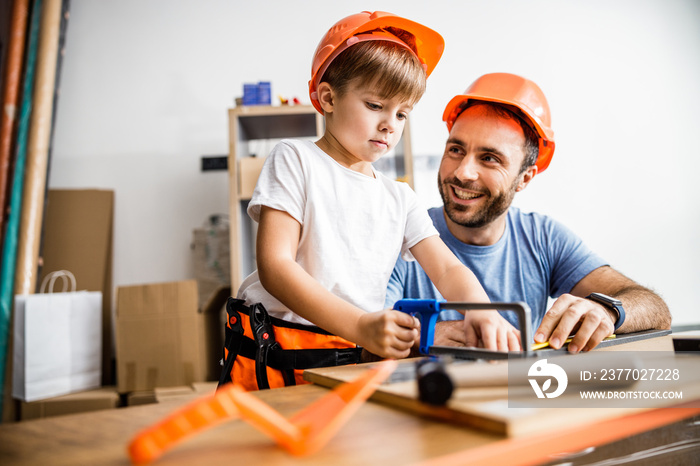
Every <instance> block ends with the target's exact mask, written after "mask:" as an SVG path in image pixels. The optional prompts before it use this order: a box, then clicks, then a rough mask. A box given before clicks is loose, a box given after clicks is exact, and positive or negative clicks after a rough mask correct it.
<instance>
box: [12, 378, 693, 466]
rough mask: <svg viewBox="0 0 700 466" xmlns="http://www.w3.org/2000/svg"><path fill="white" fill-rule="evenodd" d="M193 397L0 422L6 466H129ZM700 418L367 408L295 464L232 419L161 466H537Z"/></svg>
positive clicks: (296, 403) (270, 395)
mask: <svg viewBox="0 0 700 466" xmlns="http://www.w3.org/2000/svg"><path fill="white" fill-rule="evenodd" d="M325 393H327V389H325V388H323V387H320V386H316V385H303V386H297V387H288V388H281V389H274V390H266V391H260V392H257V393H256V395H257V396H259V397H260V399H262V400H263V401H265V402H267V403H268V404H270V405H271V406H272V407H273V408H275V409H277V410H278V411H280V412H281V413H282V414H283V415H285V416H290V415H291V414H293V413H295V412H297V411H299V410H300V409H301V408H302V407H304V406H306V405H308V404H309V403H311V402H312V401H314V400H315V399H317V398H319V397H321V396H323V395H324V394H325ZM191 399H192V397H189V398H188V397H183V398H180V399H175V400H171V401H167V402H163V403H158V404H152V405H146V406H136V407H129V408H118V409H113V410H107V411H100V412H93V413H85V414H76V415H70V416H62V417H55V418H47V419H42V420H37V421H28V422H22V423H17V424H3V425H0V464H12V465H24V464H32V465H36V464H51V465H54V464H66V465H75V464H91V465H92V464H95V465H96V464H99V465H125V464H129V458H128V455H127V451H126V447H127V444H128V443H129V441H130V439H131V438H132V437H133V435H134V434H135V433H136V432H138V431H139V430H141V429H143V428H145V427H147V426H149V425H151V424H153V423H155V422H157V421H159V420H160V419H162V418H163V417H164V416H166V415H167V414H169V413H171V412H172V411H173V410H175V409H176V408H177V407H179V406H181V405H183V404H185V403H186V402H188V401H190V400H191ZM699 416H700V402H691V403H688V402H687V400H685V405H683V407H682V408H678V409H661V410H649V411H644V412H642V413H634V414H632V415H629V416H621V417H616V418H613V419H607V420H605V421H602V422H600V423H596V424H584V425H580V426H573V425H568V423H567V420H566V419H562V420H561V429H558V430H557V431H556V432H553V433H548V434H547V435H546V436H543V435H541V434H538V435H533V436H523V437H519V438H517V439H508V438H506V437H504V436H500V435H497V434H491V433H487V432H482V431H478V430H476V429H472V428H468V427H464V426H458V425H453V424H450V423H446V422H441V421H439V420H431V419H428V418H425V417H421V416H416V415H414V414H412V413H410V412H406V411H403V410H397V409H394V408H391V407H388V406H385V405H382V404H378V403H374V402H368V403H366V404H364V405H363V406H362V407H361V408H360V409H359V411H358V412H357V413H356V414H355V415H354V416H353V417H352V418H351V419H350V421H349V422H348V423H347V424H346V425H345V426H343V427H342V428H341V430H340V431H339V432H338V434H337V435H336V436H335V437H333V438H332V439H331V441H330V442H329V443H328V444H327V445H326V446H325V447H324V448H323V449H322V450H321V451H320V452H318V453H316V454H314V455H312V456H309V457H303V458H298V457H293V456H291V455H290V454H289V453H287V452H286V451H284V450H282V449H280V448H278V447H277V446H276V445H275V444H274V443H273V442H272V440H270V438H269V437H267V436H265V435H263V434H261V433H259V432H258V431H257V430H256V429H254V428H253V427H251V426H250V425H249V424H247V423H245V422H243V421H240V420H234V421H231V422H227V423H224V424H222V425H219V426H217V427H214V428H213V429H210V430H208V431H206V432H204V433H201V434H199V435H196V436H194V437H192V438H190V439H188V440H187V441H185V442H183V443H182V444H180V445H179V446H177V447H176V448H174V449H173V450H171V451H169V452H167V453H166V454H165V455H164V456H163V457H162V458H160V459H159V460H158V461H157V462H156V463H155V464H163V465H165V464H183V465H185V464H186V465H191V464H224V463H226V464H229V463H232V462H235V464H242V465H246V464H259V465H277V464H307V465H324V466H326V465H329V464H333V465H334V466H335V465H351V464H353V465H354V464H362V465H365V464H372V465H374V464H379V465H382V466H390V465H394V464H396V465H398V464H417V463H423V462H428V463H431V462H432V464H440V465H443V466H444V465H448V464H491V465H493V464H541V463H544V462H546V461H547V459H550V460H551V459H553V457H552V456H551V455H553V454H556V453H562V452H567V453H572V452H575V451H578V450H581V449H584V448H591V447H592V446H596V445H602V444H607V443H610V442H614V441H623V440H621V439H623V438H625V437H629V436H639V435H640V434H643V433H644V432H648V431H651V430H653V429H657V428H666V429H668V426H670V425H671V426H672V425H677V426H680V427H679V429H681V430H683V431H684V432H688V428H687V427H686V424H684V422H685V423H687V420H688V419H691V418H694V417H695V418H696V419H700V417H699ZM695 424H697V422H695ZM695 424H693V423H691V424H688V425H695ZM662 426H667V427H662ZM694 435H697V432H696V433H695V434H694ZM632 438H634V437H632ZM586 439H588V440H586ZM585 441H588V442H589V443H585ZM624 441H627V442H629V440H624ZM582 442H583V443H582ZM645 442H646V444H647V445H648V441H645ZM643 446H644V445H642V446H638V447H633V448H636V449H639V448H643ZM615 448H618V447H615ZM618 450H619V448H618ZM618 450H615V451H618ZM607 456H609V455H607Z"/></svg>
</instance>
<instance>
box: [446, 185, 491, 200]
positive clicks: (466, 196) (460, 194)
mask: <svg viewBox="0 0 700 466" xmlns="http://www.w3.org/2000/svg"><path fill="white" fill-rule="evenodd" d="M452 192H453V193H454V195H455V196H456V197H457V198H458V199H461V200H463V201H471V200H472V199H477V198H479V197H482V196H483V195H484V194H483V193H475V192H473V191H467V190H465V189H461V188H458V187H457V186H455V185H452Z"/></svg>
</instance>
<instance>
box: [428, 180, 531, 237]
mask: <svg viewBox="0 0 700 466" xmlns="http://www.w3.org/2000/svg"><path fill="white" fill-rule="evenodd" d="M519 178H520V177H516V179H515V180H514V181H513V184H512V185H511V186H510V188H509V189H508V190H507V191H504V192H502V193H501V194H499V195H498V196H496V197H492V196H491V192H490V191H489V190H488V189H484V188H480V187H477V186H476V185H475V184H474V183H462V182H461V181H459V180H457V179H456V178H454V177H453V178H450V179H449V180H447V183H443V181H442V177H441V176H440V175H439V174H438V190H439V191H440V196H441V197H442V203H443V205H444V206H445V213H446V214H447V217H449V219H450V220H452V221H453V222H454V223H456V224H457V225H461V226H463V227H467V228H481V227H483V226H486V225H488V224H489V223H491V222H493V221H494V220H495V219H496V218H498V217H499V216H501V215H502V214H503V213H504V212H505V211H507V210H508V208H509V207H510V204H511V203H512V202H513V198H514V197H515V193H516V190H517V187H518V183H519V181H520V179H519ZM450 184H452V185H455V186H457V187H459V188H462V189H468V190H470V191H474V192H478V193H482V194H483V195H484V196H486V197H487V200H486V204H485V205H484V206H482V207H481V208H478V210H474V209H477V207H473V206H464V205H461V204H457V203H455V202H454V201H453V200H452V197H451V195H450V191H452V188H451V187H450V186H449V185H450Z"/></svg>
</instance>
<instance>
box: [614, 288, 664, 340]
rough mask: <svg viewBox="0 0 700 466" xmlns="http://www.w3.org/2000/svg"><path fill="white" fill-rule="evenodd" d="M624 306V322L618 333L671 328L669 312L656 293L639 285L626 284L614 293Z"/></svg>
mask: <svg viewBox="0 0 700 466" xmlns="http://www.w3.org/2000/svg"><path fill="white" fill-rule="evenodd" d="M614 297H616V298H617V299H619V300H620V301H622V306H623V307H624V308H625V313H626V314H627V315H626V317H625V323H624V324H623V325H622V326H621V327H620V329H619V330H618V331H619V332H620V333H630V332H638V331H641V330H648V329H656V330H665V329H670V328H671V312H670V311H669V309H668V306H667V305H666V303H665V302H664V300H663V299H662V298H661V296H659V295H658V294H656V293H654V292H653V291H651V290H650V289H648V288H645V287H643V286H641V285H635V286H628V287H625V288H623V289H621V290H618V291H617V292H615V293H614Z"/></svg>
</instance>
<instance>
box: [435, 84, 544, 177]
mask: <svg viewBox="0 0 700 466" xmlns="http://www.w3.org/2000/svg"><path fill="white" fill-rule="evenodd" d="M470 100H481V101H487V102H498V103H502V104H506V105H509V106H511V107H516V108H517V109H519V110H520V113H521V116H522V117H523V118H524V119H525V120H526V122H527V123H528V124H529V125H530V126H531V127H532V128H533V129H534V130H535V131H536V132H537V135H538V136H539V142H540V144H539V145H540V150H539V154H538V156H537V162H535V165H537V170H538V172H539V173H542V172H543V171H545V169H546V168H547V167H548V166H549V162H551V160H552V155H554V131H552V127H551V125H552V116H551V114H550V112H549V104H548V103H547V99H546V98H545V96H544V93H543V92H542V89H540V88H539V86H538V85H537V84H535V83H534V82H532V81H530V80H529V79H526V78H523V77H521V76H517V75H514V74H510V73H491V74H485V75H483V76H481V77H480V78H479V79H477V80H476V81H474V82H473V83H472V84H471V85H470V86H469V87H468V88H467V90H466V91H464V94H460V95H457V96H455V97H453V98H452V100H451V101H450V103H448V104H447V107H445V111H444V113H443V114H442V121H445V122H447V129H448V130H452V125H453V124H454V122H455V120H456V119H457V117H458V116H459V115H460V114H461V113H462V110H463V109H464V105H465V104H466V103H467V102H468V101H470Z"/></svg>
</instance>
